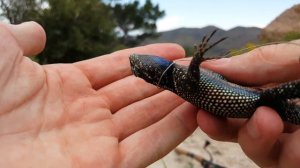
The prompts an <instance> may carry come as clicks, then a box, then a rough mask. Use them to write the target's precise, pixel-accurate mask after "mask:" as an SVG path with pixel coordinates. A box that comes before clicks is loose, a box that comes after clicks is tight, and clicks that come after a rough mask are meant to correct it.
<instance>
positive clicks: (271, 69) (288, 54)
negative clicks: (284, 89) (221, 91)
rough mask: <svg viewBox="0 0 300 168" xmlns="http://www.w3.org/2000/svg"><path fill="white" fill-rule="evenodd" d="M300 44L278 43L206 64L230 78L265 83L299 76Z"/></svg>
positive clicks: (256, 83)
mask: <svg viewBox="0 0 300 168" xmlns="http://www.w3.org/2000/svg"><path fill="white" fill-rule="evenodd" d="M299 53H300V45H295V44H289V43H287V44H277V45H270V46H264V47H260V48H257V49H255V50H253V51H251V52H248V53H245V54H242V55H240V56H235V57H231V58H224V59H219V60H213V61H206V62H205V63H203V64H202V66H203V67H205V68H209V69H211V70H213V71H216V72H218V73H220V74H222V75H224V76H226V77H227V78H228V79H229V80H231V81H236V82H241V83H246V84H254V85H263V84H267V83H273V82H285V81H288V80H295V79H298V78H300V66H299V65H300V62H299V58H300V55H299Z"/></svg>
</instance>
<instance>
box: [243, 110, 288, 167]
mask: <svg viewBox="0 0 300 168" xmlns="http://www.w3.org/2000/svg"><path fill="white" fill-rule="evenodd" d="M283 127H284V125H283V122H282V120H281V118H280V116H279V115H278V114H277V113H276V111H274V110H272V109H270V108H268V107H260V108H258V109H257V111H256V112H255V113H254V115H253V116H252V117H251V119H250V120H249V121H248V122H247V123H246V124H245V125H244V127H243V128H242V129H241V130H240V131H239V138H238V142H239V144H240V145H241V148H242V149H243V151H244V152H245V153H246V155H248V157H249V158H251V159H252V160H253V161H254V162H255V163H257V164H258V165H259V166H261V167H270V166H274V165H276V164H277V163H278V156H279V152H280V151H279V150H280V144H279V143H278V142H279V141H278V140H279V136H280V135H281V133H282V131H283Z"/></svg>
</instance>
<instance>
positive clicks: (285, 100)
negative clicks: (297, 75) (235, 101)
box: [260, 80, 300, 124]
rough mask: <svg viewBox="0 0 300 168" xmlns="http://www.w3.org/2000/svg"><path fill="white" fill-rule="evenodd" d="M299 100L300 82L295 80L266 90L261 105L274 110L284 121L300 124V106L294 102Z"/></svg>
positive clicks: (262, 94)
mask: <svg viewBox="0 0 300 168" xmlns="http://www.w3.org/2000/svg"><path fill="white" fill-rule="evenodd" d="M299 98H300V80H295V81H291V82H287V83H284V84H281V85H279V86H276V87H273V88H270V89H266V90H264V91H263V92H262V93H261V99H260V105H267V106H270V107H272V108H274V109H275V110H276V111H277V112H278V113H279V115H280V116H281V118H282V119H283V120H284V121H287V122H290V123H293V124H300V106H299V105H297V103H296V101H294V100H297V99H299Z"/></svg>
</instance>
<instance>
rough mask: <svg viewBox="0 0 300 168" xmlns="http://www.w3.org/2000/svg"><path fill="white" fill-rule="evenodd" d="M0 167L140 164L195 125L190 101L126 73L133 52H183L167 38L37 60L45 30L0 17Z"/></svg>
mask: <svg viewBox="0 0 300 168" xmlns="http://www.w3.org/2000/svg"><path fill="white" fill-rule="evenodd" d="M0 38H1V39H2V40H1V42H0V48H1V54H0V89H1V95H0V106H1V110H0V156H1V157H0V167H145V166H147V165H148V164H150V163H152V162H154V161H155V160H157V159H159V158H161V157H162V156H164V155H165V154H167V153H168V152H169V151H171V150H172V149H173V148H174V147H175V146H176V145H177V144H179V143H180V142H181V141H183V140H184V139H185V138H186V137H187V136H189V135H190V134H191V133H192V132H193V131H194V130H195V128H196V126H197V124H196V111H197V110H196V109H195V108H194V107H193V106H192V105H190V104H189V103H184V101H183V100H182V99H180V98H178V97H177V96H176V95H174V94H172V93H170V92H168V91H162V90H159V89H158V88H156V87H155V86H151V85H149V84H146V82H144V81H143V80H141V79H139V78H136V77H133V76H132V75H131V71H130V66H129V60H128V56H129V55H130V54H132V53H148V54H155V55H162V56H164V57H167V58H168V59H177V58H181V57H183V56H184V52H183V50H182V48H180V47H178V46H177V45H173V44H159V45H149V46H145V47H138V48H133V49H127V50H122V51H118V52H115V53H112V54H109V55H106V56H102V57H98V58H94V59H91V60H86V61H82V62H78V63H74V64H53V65H45V66H40V65H38V64H36V63H34V62H33V61H31V60H30V59H29V58H28V57H25V56H23V55H34V54H37V53H39V52H40V51H41V50H42V49H43V48H44V45H45V40H46V37H45V33H44V30H43V29H42V28H41V27H40V26H39V25H37V24H36V23H33V22H27V23H24V24H21V25H17V26H12V25H6V24H3V23H2V24H0Z"/></svg>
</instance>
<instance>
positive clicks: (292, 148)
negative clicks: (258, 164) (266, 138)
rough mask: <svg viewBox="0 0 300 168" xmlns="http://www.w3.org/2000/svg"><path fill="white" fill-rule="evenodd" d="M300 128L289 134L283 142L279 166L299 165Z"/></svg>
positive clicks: (295, 166) (294, 167) (292, 167)
mask: <svg viewBox="0 0 300 168" xmlns="http://www.w3.org/2000/svg"><path fill="white" fill-rule="evenodd" d="M299 142H300V130H298V131H296V132H294V133H293V134H289V135H288V137H287V138H285V140H284V141H283V142H282V150H281V154H280V159H279V164H278V167H291V168H297V167H299V160H300V146H299Z"/></svg>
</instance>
